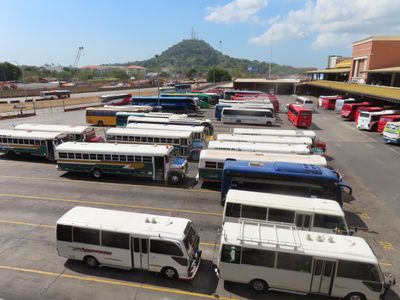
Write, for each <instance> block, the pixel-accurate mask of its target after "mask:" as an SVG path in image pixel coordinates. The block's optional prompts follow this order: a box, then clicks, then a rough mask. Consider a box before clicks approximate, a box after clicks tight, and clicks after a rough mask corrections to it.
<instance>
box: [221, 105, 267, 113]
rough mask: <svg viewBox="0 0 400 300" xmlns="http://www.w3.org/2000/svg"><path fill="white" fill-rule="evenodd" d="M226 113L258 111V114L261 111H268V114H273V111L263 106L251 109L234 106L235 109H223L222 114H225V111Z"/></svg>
mask: <svg viewBox="0 0 400 300" xmlns="http://www.w3.org/2000/svg"><path fill="white" fill-rule="evenodd" d="M224 110H225V111H226V110H242V111H256V112H259V111H268V112H271V110H270V109H268V108H266V107H262V106H259V107H258V106H256V105H255V106H254V108H250V107H249V106H247V107H243V106H233V107H224V108H223V109H222V113H223V111H224Z"/></svg>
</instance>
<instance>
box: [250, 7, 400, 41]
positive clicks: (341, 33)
mask: <svg viewBox="0 0 400 300" xmlns="http://www.w3.org/2000/svg"><path fill="white" fill-rule="evenodd" d="M398 4H399V0H309V1H307V2H306V3H305V5H304V7H303V8H301V9H298V10H292V11H289V13H288V14H287V15H286V16H283V17H282V16H281V17H278V18H277V17H275V18H273V23H272V24H271V21H270V23H269V24H271V25H270V27H269V28H268V29H267V31H266V32H265V33H263V34H262V35H260V36H257V37H253V38H250V39H249V41H250V43H254V44H260V45H265V44H269V43H270V42H271V39H272V36H273V40H274V42H277V41H282V40H286V39H293V38H303V37H306V36H311V35H312V36H314V35H315V36H316V37H315V39H314V41H313V43H312V46H313V47H314V48H316V49H318V48H323V47H332V46H333V45H338V44H341V45H343V44H346V45H350V44H351V42H353V41H355V40H357V39H359V38H363V37H367V36H370V35H376V34H395V33H400V25H399V22H398V16H399V14H400V5H398Z"/></svg>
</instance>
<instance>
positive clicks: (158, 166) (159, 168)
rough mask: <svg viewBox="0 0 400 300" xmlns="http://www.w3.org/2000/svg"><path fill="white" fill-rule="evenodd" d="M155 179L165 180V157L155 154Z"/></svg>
mask: <svg viewBox="0 0 400 300" xmlns="http://www.w3.org/2000/svg"><path fill="white" fill-rule="evenodd" d="M154 179H155V180H164V157H162V156H161V157H159V156H154Z"/></svg>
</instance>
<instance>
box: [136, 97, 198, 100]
mask: <svg viewBox="0 0 400 300" xmlns="http://www.w3.org/2000/svg"><path fill="white" fill-rule="evenodd" d="M140 99H145V100H156V101H158V99H160V101H165V100H171V101H185V100H190V101H193V97H190V96H188V97H178V96H176V97H174V96H162V97H160V98H158V96H140V97H139V96H133V97H132V100H140Z"/></svg>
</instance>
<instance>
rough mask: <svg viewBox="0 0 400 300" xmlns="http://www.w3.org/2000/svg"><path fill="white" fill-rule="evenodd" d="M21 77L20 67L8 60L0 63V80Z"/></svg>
mask: <svg viewBox="0 0 400 300" xmlns="http://www.w3.org/2000/svg"><path fill="white" fill-rule="evenodd" d="M21 77H22V71H21V69H20V67H18V66H15V65H13V64H10V63H8V62H4V63H0V81H12V80H17V79H19V78H21Z"/></svg>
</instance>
